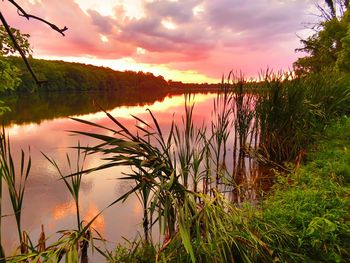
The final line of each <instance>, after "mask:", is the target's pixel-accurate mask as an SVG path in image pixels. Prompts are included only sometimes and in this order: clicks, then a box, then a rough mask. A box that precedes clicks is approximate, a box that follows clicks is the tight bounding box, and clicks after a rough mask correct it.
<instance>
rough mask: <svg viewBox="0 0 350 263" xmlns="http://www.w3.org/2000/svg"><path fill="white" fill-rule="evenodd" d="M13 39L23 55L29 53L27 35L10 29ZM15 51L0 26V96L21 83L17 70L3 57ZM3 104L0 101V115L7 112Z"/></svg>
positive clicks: (7, 108) (7, 109) (2, 27)
mask: <svg viewBox="0 0 350 263" xmlns="http://www.w3.org/2000/svg"><path fill="white" fill-rule="evenodd" d="M10 30H11V31H12V33H13V35H14V37H15V38H16V40H17V42H18V45H19V46H20V47H21V48H22V49H23V52H24V54H29V53H30V52H31V49H30V46H29V42H28V38H29V35H28V34H22V33H21V32H20V31H19V30H18V29H15V28H10ZM16 51H17V50H16V49H15V47H14V45H13V43H12V41H11V39H10V37H9V36H8V34H7V32H6V30H5V27H4V26H3V25H1V26H0V94H1V93H2V92H4V91H6V90H14V89H15V88H16V87H18V86H19V85H20V83H21V80H20V78H19V75H20V74H19V70H18V68H17V67H15V66H14V65H12V64H11V63H8V62H7V61H6V60H5V59H4V56H7V55H11V54H14V53H16ZM2 104H3V102H2V101H0V115H1V114H2V113H3V112H5V111H9V110H10V109H9V107H6V106H2Z"/></svg>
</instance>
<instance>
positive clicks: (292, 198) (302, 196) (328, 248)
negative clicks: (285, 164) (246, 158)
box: [262, 117, 350, 262]
mask: <svg viewBox="0 0 350 263" xmlns="http://www.w3.org/2000/svg"><path fill="white" fill-rule="evenodd" d="M322 137H323V138H321V139H319V140H318V141H317V143H315V144H314V145H313V147H312V148H311V150H310V151H309V152H308V153H307V163H306V165H304V166H302V167H301V168H300V169H298V170H297V171H296V172H294V173H291V174H289V175H288V176H287V177H285V176H281V177H279V182H278V183H277V184H276V185H275V187H274V189H275V190H274V192H273V194H272V195H271V196H270V197H269V198H268V199H267V200H266V201H265V202H264V204H263V215H262V218H263V220H264V221H267V222H275V223H276V224H277V225H279V226H280V227H282V228H286V229H288V230H289V231H291V232H293V233H294V234H293V238H292V239H291V240H290V243H289V245H288V246H287V247H283V246H282V247H277V250H279V253H281V255H282V256H283V257H287V258H288V255H287V254H288V253H286V252H293V253H298V254H300V255H302V257H303V260H305V261H307V260H309V261H315V262H320V261H322V262H343V261H347V258H349V257H350V254H349V251H350V218H349V204H350V185H349V181H350V180H349V179H350V118H346V117H344V118H342V119H341V120H339V121H338V122H337V123H336V124H334V125H332V126H331V127H329V128H328V129H327V130H326V133H325V135H324V136H322Z"/></svg>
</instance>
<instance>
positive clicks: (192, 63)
mask: <svg viewBox="0 0 350 263" xmlns="http://www.w3.org/2000/svg"><path fill="white" fill-rule="evenodd" d="M19 3H20V4H22V5H23V7H24V8H25V9H26V10H27V11H28V12H30V13H33V14H35V15H38V16H41V17H43V18H45V19H47V20H49V21H52V22H54V23H55V24H57V25H59V26H62V27H63V26H67V27H68V28H69V29H68V31H67V34H66V37H61V36H60V35H59V34H58V33H57V32H54V31H52V30H50V29H49V28H48V27H47V26H45V25H43V24H40V23H39V22H37V21H26V20H25V19H24V18H21V17H19V16H18V15H17V14H16V10H15V9H14V8H12V7H11V6H10V4H9V3H7V1H5V2H3V3H1V4H2V5H4V6H5V12H4V13H5V15H6V17H7V18H8V20H9V22H10V23H11V25H13V26H14V27H17V28H20V29H21V30H22V31H23V32H28V33H30V34H31V36H32V37H31V43H32V45H33V47H34V51H35V53H34V55H35V54H38V55H52V56H77V57H78V56H93V57H97V58H99V59H119V58H124V57H132V58H133V59H134V60H135V61H136V62H140V63H148V64H154V65H157V64H163V65H166V66H168V67H169V68H172V69H179V70H194V71H197V72H199V73H203V74H206V75H208V76H210V77H215V78H220V76H221V74H222V73H223V72H227V71H229V70H230V69H234V70H242V71H243V72H246V73H247V74H248V75H256V74H257V73H258V72H259V70H260V69H261V68H265V67H266V66H267V65H269V66H270V67H274V68H276V69H279V68H287V67H288V66H290V65H291V63H292V62H293V61H294V60H295V59H296V55H295V54H294V48H296V47H297V46H298V38H297V36H296V32H297V31H298V30H301V29H303V24H302V23H303V22H309V21H310V20H314V19H315V18H313V17H311V16H310V15H309V14H308V11H307V10H308V9H309V8H310V7H311V6H312V5H313V2H312V1H308V0H296V1H284V0H259V1H253V0H250V1H239V0H217V1H210V0H188V1H177V2H174V1H167V0H155V1H153V2H144V3H143V6H144V13H145V16H144V17H142V18H137V19H136V18H129V17H126V15H125V12H124V9H123V6H121V5H120V4H119V5H117V4H116V6H115V16H114V17H109V16H104V15H101V14H100V13H98V12H97V11H96V10H87V11H83V10H82V9H81V8H80V6H79V5H78V4H76V3H75V2H74V1H73V0H61V1H50V0H42V1H37V2H36V3H35V4H30V3H29V2H28V1H19ZM125 3H126V2H125ZM102 4H103V3H102ZM102 4H101V5H102ZM199 7H200V8H199ZM195 8H197V9H198V8H199V9H200V12H197V13H196V12H194V10H195ZM164 21H170V22H171V23H172V24H173V28H171V29H169V28H167V27H165V26H164ZM138 47H141V48H143V49H144V50H145V51H146V52H144V54H143V53H141V54H140V53H137V52H136V50H137V48H138Z"/></svg>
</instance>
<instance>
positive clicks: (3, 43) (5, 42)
mask: <svg viewBox="0 0 350 263" xmlns="http://www.w3.org/2000/svg"><path fill="white" fill-rule="evenodd" d="M10 30H11V32H12V34H13V35H14V37H15V39H16V41H17V43H18V45H19V46H20V47H21V48H22V50H23V52H24V54H26V55H29V54H30V53H31V49H30V45H29V41H28V39H29V37H30V36H29V35H28V34H22V33H21V32H20V31H19V30H18V29H16V28H10ZM16 52H17V50H16V48H15V46H14V45H13V42H12V41H11V39H10V37H9V35H8V34H7V32H6V29H5V27H4V26H3V25H0V56H4V55H11V54H14V53H16Z"/></svg>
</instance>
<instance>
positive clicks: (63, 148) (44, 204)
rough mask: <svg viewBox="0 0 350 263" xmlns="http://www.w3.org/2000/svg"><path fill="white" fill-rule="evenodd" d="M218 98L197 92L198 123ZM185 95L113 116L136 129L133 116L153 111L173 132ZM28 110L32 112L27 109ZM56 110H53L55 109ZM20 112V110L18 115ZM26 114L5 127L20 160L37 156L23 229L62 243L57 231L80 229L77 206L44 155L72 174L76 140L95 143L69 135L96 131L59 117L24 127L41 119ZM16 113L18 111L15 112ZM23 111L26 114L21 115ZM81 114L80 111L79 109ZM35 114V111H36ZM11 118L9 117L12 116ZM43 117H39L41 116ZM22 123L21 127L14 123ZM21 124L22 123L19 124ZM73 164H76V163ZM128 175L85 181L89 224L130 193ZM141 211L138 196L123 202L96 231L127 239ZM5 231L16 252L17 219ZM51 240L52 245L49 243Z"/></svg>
mask: <svg viewBox="0 0 350 263" xmlns="http://www.w3.org/2000/svg"><path fill="white" fill-rule="evenodd" d="M214 96H215V95H213V94H209V95H208V94H207V95H202V94H198V95H197V96H196V101H197V107H196V109H197V111H196V114H195V116H194V119H195V121H196V122H198V123H200V122H203V121H204V120H205V119H206V118H207V114H208V111H207V110H208V109H209V108H210V107H211V100H212V98H213V97H214ZM183 102H184V99H183V96H182V95H179V96H172V97H166V98H165V99H163V100H162V101H157V102H155V103H151V104H146V105H143V106H142V105H136V106H125V105H124V106H120V107H116V108H114V109H112V110H111V111H110V112H111V113H112V114H113V115H114V116H116V117H118V118H120V119H121V121H122V122H123V123H124V124H125V125H127V126H128V127H132V126H134V125H135V120H133V119H132V118H130V114H137V115H138V116H139V117H140V118H143V119H145V120H146V119H148V118H149V114H148V113H147V112H146V109H147V108H149V109H151V110H152V111H153V112H154V114H155V115H156V116H157V119H158V121H159V123H160V125H161V126H162V127H164V128H165V129H164V132H165V133H166V130H167V129H169V127H170V124H171V122H172V119H173V118H174V119H175V120H178V121H179V120H180V118H181V116H182V114H183V111H184V109H183ZM28 111H30V110H29V109H28ZM51 111H52V112H54V109H51ZM16 112H18V111H16ZM24 112H25V110H23V111H22V112H21V113H20V115H19V117H18V119H15V118H14V115H11V116H12V117H11V118H13V119H11V120H10V121H9V122H8V123H10V124H8V125H7V126H6V130H7V133H8V134H9V135H10V138H11V145H12V148H13V149H12V151H13V154H14V156H15V159H17V160H18V158H16V157H18V156H19V154H20V149H21V148H23V149H25V150H26V149H28V147H29V146H30V148H31V150H30V153H31V156H32V162H33V165H32V170H31V175H30V177H29V180H28V185H27V188H26V192H25V196H24V205H23V212H22V222H23V229H24V230H26V231H28V233H29V235H30V237H31V238H32V239H33V242H34V243H36V242H37V239H38V237H39V234H40V231H41V225H44V228H45V231H46V236H52V237H51V241H53V240H55V238H56V239H57V235H55V234H54V233H55V232H56V231H57V230H62V229H73V228H76V219H75V207H74V203H73V202H72V200H71V197H70V195H69V193H68V190H67V189H66V187H65V185H64V183H63V181H62V180H59V175H58V174H57V172H56V170H55V169H54V167H53V166H52V165H51V164H49V162H48V161H47V160H46V159H45V158H44V157H43V155H42V154H41V152H44V153H45V154H46V155H48V156H50V157H52V158H54V159H55V160H56V162H57V163H58V164H59V165H60V167H61V169H62V171H63V172H64V173H65V172H68V167H66V166H65V164H66V163H67V162H66V153H67V152H68V153H69V154H70V155H72V156H73V155H74V150H71V149H68V147H72V146H76V145H77V141H78V140H79V141H80V144H81V145H88V144H90V145H91V144H92V141H91V140H90V139H89V138H86V137H80V136H72V135H71V134H70V133H69V132H67V131H72V130H76V131H79V130H84V131H87V132H93V131H94V129H92V128H91V127H90V128H89V129H87V128H88V127H86V125H83V124H81V123H79V122H76V121H73V120H71V119H68V118H67V117H60V118H56V119H52V120H42V119H41V120H40V121H38V122H37V123H27V124H26V123H23V121H24V120H30V121H34V122H35V121H36V120H37V119H36V117H33V118H27V117H24V116H29V114H28V115H24ZM14 113H15V112H13V114H14ZM22 113H23V114H22ZM78 113H79V111H78ZM78 113H74V114H73V115H71V117H72V116H73V117H78V118H81V119H86V120H90V121H93V122H94V123H97V124H100V125H106V126H113V124H112V123H111V122H110V120H108V118H106V117H105V114H104V113H103V112H96V113H90V114H84V115H79V114H78ZM32 114H33V113H32ZM7 118H9V117H7ZM38 119H39V117H38ZM15 123H17V124H15ZM18 123H22V124H18ZM99 162H100V158H99V156H88V158H87V160H86V168H88V167H95V166H97V165H98V164H99ZM72 163H74V161H72ZM126 172H128V168H127V167H124V168H121V167H118V168H112V169H109V170H108V171H100V172H95V173H94V174H89V175H86V176H84V177H83V180H82V187H81V211H82V212H81V214H82V216H83V218H84V219H85V220H89V219H91V218H92V217H94V216H95V215H96V214H97V213H98V212H99V211H100V210H102V209H104V208H105V207H106V206H107V205H109V204H110V203H111V202H113V201H114V200H116V199H117V198H118V197H119V196H120V195H121V194H123V193H125V192H126V191H127V190H128V189H129V188H130V187H131V183H132V182H126V181H120V180H117V179H118V178H120V177H121V176H122V174H123V173H126ZM3 201H4V202H3V203H4V206H3V213H4V214H10V213H11V208H10V202H9V197H8V196H7V195H5V196H4V200H3ZM141 218H142V209H141V207H140V205H139V202H138V200H137V198H136V197H132V198H130V199H129V200H127V201H126V202H125V203H123V204H117V205H115V206H113V207H112V208H110V209H108V210H106V211H105V212H104V213H103V214H102V215H101V216H100V217H99V218H98V219H97V220H96V221H95V225H94V227H95V228H96V229H97V230H98V231H99V232H101V234H103V235H104V237H105V238H106V239H107V240H108V241H113V242H120V241H122V237H123V236H124V237H127V238H133V237H134V236H135V234H136V232H137V229H139V227H140V225H139V224H140V222H141ZM4 225H5V226H6V227H3V229H2V239H3V241H4V243H5V244H4V245H5V250H6V251H13V249H14V248H15V245H17V244H18V240H17V238H18V237H17V234H16V233H17V232H16V227H15V221H14V218H13V216H10V217H6V218H4ZM49 242H50V241H49ZM113 245H114V243H111V244H110V246H113Z"/></svg>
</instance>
